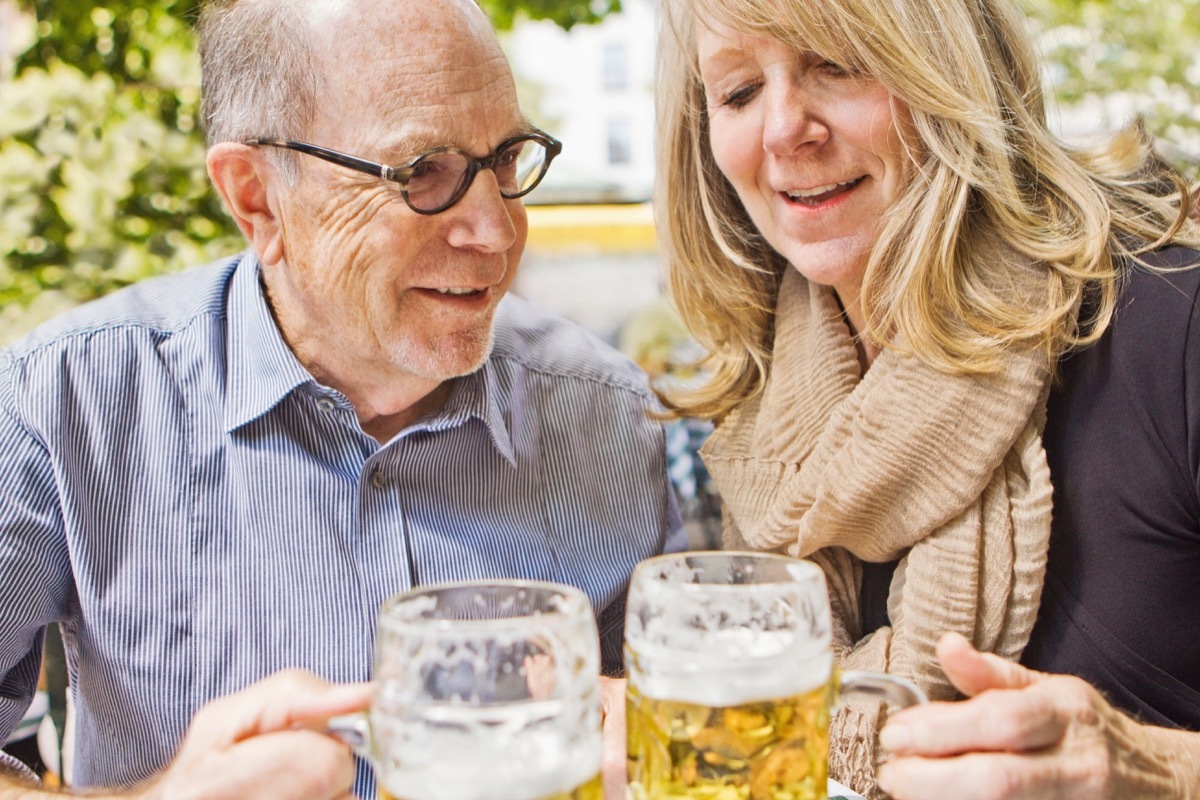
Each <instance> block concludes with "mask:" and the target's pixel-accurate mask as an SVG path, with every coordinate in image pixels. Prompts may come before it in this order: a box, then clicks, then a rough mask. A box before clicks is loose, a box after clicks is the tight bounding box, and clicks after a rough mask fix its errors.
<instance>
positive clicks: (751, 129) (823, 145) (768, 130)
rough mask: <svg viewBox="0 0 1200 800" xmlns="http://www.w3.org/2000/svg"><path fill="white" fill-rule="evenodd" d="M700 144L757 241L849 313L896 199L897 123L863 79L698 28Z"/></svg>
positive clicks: (899, 176)
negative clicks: (703, 110)
mask: <svg viewBox="0 0 1200 800" xmlns="http://www.w3.org/2000/svg"><path fill="white" fill-rule="evenodd" d="M699 30H700V33H699V35H698V37H697V48H698V52H699V60H700V73H701V78H702V80H703V82H704V93H705V97H706V102H707V105H708V117H709V126H710V127H709V141H710V146H711V147H712V152H713V156H714V157H715V159H716V163H717V166H718V167H720V169H721V172H723V173H724V174H725V177H726V178H727V179H728V180H729V182H730V184H732V186H733V188H734V190H735V191H736V192H737V194H738V197H739V198H741V201H742V204H743V205H744V206H745V207H746V211H747V212H748V213H749V215H750V219H751V220H752V221H753V222H754V224H755V226H757V228H758V230H759V231H760V232H761V233H762V235H763V236H764V237H765V238H766V240H767V242H768V243H769V244H770V245H771V246H772V247H773V248H775V250H777V251H778V252H779V253H780V254H781V255H783V256H784V258H786V259H787V260H788V261H789V262H791V264H792V265H793V266H795V267H796V268H797V269H798V270H800V272H801V274H803V275H804V276H805V277H807V278H808V279H809V280H812V281H815V282H817V283H822V284H826V285H828V286H832V287H833V288H834V289H835V290H836V291H837V292H838V295H839V296H840V297H841V300H842V303H843V304H844V305H846V306H847V307H848V310H849V306H850V304H855V305H857V301H858V296H859V291H860V289H861V287H862V280H863V272H864V271H865V269H866V264H867V258H868V256H869V254H870V251H871V248H872V247H873V246H874V244H875V242H876V240H877V239H878V236H879V230H880V225H881V220H882V218H883V215H884V213H885V212H886V211H887V209H888V208H889V207H890V206H891V205H892V203H893V202H894V201H895V200H896V198H897V197H898V196H899V195H900V192H901V191H902V189H903V183H904V175H905V165H906V163H907V162H908V157H907V155H906V154H905V151H904V148H903V146H902V144H901V138H900V133H899V131H898V130H897V128H896V119H895V117H894V116H893V109H894V108H895V109H896V113H897V114H901V115H902V114H905V113H906V112H905V109H904V108H903V106H901V105H900V104H899V103H894V102H893V101H892V99H891V98H890V96H889V95H888V93H887V91H885V90H884V88H883V86H881V85H880V84H879V83H878V82H877V81H875V80H872V79H870V78H866V77H862V76H856V75H851V74H847V73H846V72H845V71H844V70H842V69H840V68H839V67H838V66H837V65H835V64H831V63H830V62H828V61H825V60H824V59H822V58H821V57H820V56H818V55H816V54H815V53H804V52H797V51H796V50H795V49H793V48H792V47H791V46H789V45H787V44H784V43H783V42H780V41H778V40H776V39H772V38H769V37H760V36H749V35H745V34H741V33H737V32H735V31H732V30H730V29H727V28H723V27H719V26H718V27H714V28H712V29H708V28H704V27H703V26H702V27H700V29H699Z"/></svg>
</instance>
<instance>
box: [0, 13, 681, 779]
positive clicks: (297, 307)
mask: <svg viewBox="0 0 1200 800" xmlns="http://www.w3.org/2000/svg"><path fill="white" fill-rule="evenodd" d="M201 36H202V47H201V52H202V72H203V76H204V94H205V105H204V111H205V118H206V123H207V131H208V136H209V145H210V147H209V155H208V168H209V174H210V176H211V178H212V182H213V184H214V185H215V187H216V189H217V191H218V192H219V193H220V195H221V198H222V199H223V201H224V203H225V205H226V207H227V209H228V211H229V213H230V214H231V215H232V216H233V217H234V219H235V220H236V221H237V224H238V225H239V227H240V228H241V230H242V231H243V233H244V234H245V236H246V238H247V239H248V240H249V242H250V244H251V249H250V250H249V251H247V252H246V253H244V254H242V255H240V256H237V257H234V258H232V259H229V260H227V261H224V262H222V263H219V264H215V265H211V266H209V267H205V268H202V269H198V270H195V271H192V272H190V273H185V274H183V275H180V276H175V277H169V278H164V279H159V280H155V281H148V282H146V283H143V284H140V285H138V286H136V287H132V288H131V289H129V290H126V291H124V292H120V293H118V294H116V295H113V296H110V297H108V298H106V299H104V300H101V301H99V302H97V303H94V304H91V305H90V306H87V307H84V308H81V309H79V310H77V311H76V312H74V313H72V314H70V315H68V316H66V317H64V318H62V319H60V320H58V321H55V322H52V323H50V324H49V325H47V326H44V327H43V328H41V329H39V330H37V331H35V332H34V333H32V334H31V335H30V336H28V337H27V338H25V339H24V340H22V341H21V342H19V343H17V344H15V345H13V346H12V347H10V348H8V349H7V350H6V351H4V352H3V353H2V355H0V459H3V462H2V464H3V469H0V735H3V734H4V733H6V732H7V731H8V730H9V729H10V728H11V727H12V725H13V724H15V722H16V721H17V720H19V719H20V717H21V714H22V712H23V711H24V708H25V706H26V705H27V703H28V701H29V698H30V696H31V695H32V693H33V691H34V688H35V681H36V677H37V671H38V670H37V667H38V659H39V649H40V643H41V631H42V630H43V628H44V626H46V625H47V624H49V623H51V622H55V621H57V622H60V623H61V624H62V627H63V630H64V634H65V640H66V643H67V648H68V651H69V658H70V662H71V664H72V676H73V679H74V688H73V692H74V697H75V701H76V703H75V706H76V710H77V732H76V752H75V759H74V778H75V783H76V784H77V785H79V786H107V787H113V786H129V785H133V784H135V783H138V782H142V781H147V780H150V781H154V780H157V781H158V783H153V782H152V783H150V784H149V786H150V787H151V788H149V789H143V790H141V791H144V792H149V794H143V795H138V796H145V797H158V796H163V797H169V796H173V794H172V792H171V791H169V790H168V789H164V788H163V787H164V786H167V787H168V788H169V787H172V786H173V787H175V788H176V789H178V788H179V787H187V789H188V791H189V792H191V793H190V794H188V796H189V797H191V796H220V797H226V796H229V797H253V796H255V792H256V791H258V787H257V785H256V784H253V782H252V781H251V780H250V779H249V778H246V776H245V775H244V774H243V773H244V772H245V771H246V767H247V766H248V765H252V766H255V767H257V768H260V769H261V771H263V772H267V773H268V774H269V773H270V771H271V769H272V768H273V767H275V766H278V764H279V763H281V759H283V761H282V763H287V765H288V771H289V772H290V773H291V775H290V779H289V781H288V782H279V783H275V784H271V783H268V784H267V786H266V789H265V792H266V793H265V794H264V796H271V797H275V798H286V797H291V796H296V797H308V798H325V797H340V796H342V794H343V793H344V792H345V790H346V787H347V786H348V785H349V772H348V770H347V766H346V765H347V764H348V763H349V761H348V755H347V754H346V753H345V751H344V750H342V749H340V748H338V749H337V750H336V752H335V753H333V754H331V753H330V752H328V751H327V750H326V749H324V748H335V747H338V746H336V745H334V744H332V743H330V741H329V740H328V739H326V738H325V737H323V736H320V735H318V734H311V733H306V732H305V731H304V730H296V728H297V727H300V728H303V727H305V726H308V727H313V726H319V725H320V721H321V719H323V718H324V716H328V715H329V714H334V713H340V712H341V711H344V710H346V709H348V708H354V707H358V706H361V704H362V702H363V695H362V689H361V687H355V686H349V687H343V686H335V687H329V686H327V685H325V684H324V683H323V682H322V681H321V680H318V679H316V678H314V677H312V676H311V675H309V674H307V673H305V674H295V673H289V674H284V675H282V676H278V677H276V678H273V679H271V680H270V681H267V683H266V684H260V685H259V686H256V687H254V688H253V689H252V690H251V691H250V692H249V693H247V694H242V695H235V696H234V697H232V698H227V699H226V700H223V701H221V703H220V704H219V705H218V706H217V707H216V708H215V710H214V707H212V706H210V707H208V708H207V709H205V710H204V711H203V712H202V713H201V715H200V716H199V717H198V718H197V721H196V723H195V724H193V726H192V730H191V733H189V734H188V737H187V740H186V742H185V743H184V746H183V748H182V751H181V754H180V755H179V756H178V757H177V758H175V760H174V762H173V763H172V758H173V757H174V756H175V754H176V752H177V748H178V746H179V744H180V742H181V741H182V740H183V739H184V735H185V731H187V729H188V723H189V720H191V719H192V717H193V715H194V714H196V712H197V710H198V709H200V708H201V707H202V706H204V705H205V704H206V703H208V702H209V701H210V700H212V699H213V698H216V697H220V696H224V695H228V694H229V693H231V692H235V691H237V690H239V689H241V688H242V687H245V686H246V685H247V684H250V683H251V682H253V681H256V680H258V679H260V678H262V677H263V676H266V675H268V674H271V673H274V672H276V671H279V670H283V669H286V668H292V667H299V668H303V669H304V670H307V671H309V672H311V673H315V674H316V675H319V676H321V679H323V680H327V681H331V682H334V683H337V684H341V683H350V682H357V681H362V680H364V679H366V678H367V677H368V670H369V663H370V653H371V645H372V635H373V627H374V619H375V612H376V609H377V607H378V606H379V604H380V603H381V602H382V601H383V600H384V599H385V598H386V597H387V596H388V595H391V594H393V593H395V592H397V591H400V590H403V589H406V588H408V587H411V586H414V585H417V584H425V583H431V582H436V581H444V580H451V579H463V578H478V577H485V576H487V577H504V576H512V577H524V578H531V579H546V580H555V581H562V582H567V583H572V584H575V585H577V586H579V587H581V588H582V589H583V590H584V591H585V592H586V593H587V594H588V596H589V597H590V599H591V601H592V604H593V607H594V608H595V610H596V613H597V619H598V622H599V627H600V631H601V637H602V652H603V654H604V661H605V664H606V666H607V667H609V668H615V667H617V666H618V665H619V660H620V642H621V634H622V623H623V597H624V591H625V587H626V580H627V576H628V573H629V571H630V570H631V568H632V566H633V565H634V564H635V563H636V562H637V561H639V560H641V559H643V558H645V557H647V556H650V555H653V554H656V553H658V552H661V551H663V550H665V549H677V548H679V547H681V546H682V545H683V541H682V533H681V528H680V525H679V521H678V514H677V513H676V511H675V507H674V501H673V499H672V496H671V491H670V488H669V484H668V481H667V479H666V465H665V456H664V446H663V437H662V432H661V428H660V427H659V426H658V425H657V424H656V423H654V422H653V421H651V420H649V419H647V417H646V413H645V412H646V410H647V409H648V408H649V407H650V405H651V402H652V401H651V399H650V396H649V394H648V392H647V391H646V390H645V388H644V387H643V378H642V377H641V375H640V374H639V373H638V372H637V371H636V369H635V368H634V367H633V366H632V365H631V364H630V363H629V362H627V361H626V360H624V359H622V358H621V357H620V356H618V355H617V354H616V353H614V352H613V351H611V350H609V349H608V348H606V347H605V346H604V345H602V344H601V343H599V342H598V341H596V340H594V339H592V338H590V337H589V336H587V335H586V334H584V333H582V332H580V331H579V330H578V329H576V328H574V327H573V326H571V325H569V324H567V323H565V322H563V321H561V320H559V319H557V318H555V317H553V316H550V315H548V314H546V313H544V312H541V311H539V310H537V309H535V308H533V307H531V306H530V305H529V304H527V303H525V302H523V301H521V300H520V299H518V298H515V297H508V298H505V293H506V291H507V290H508V288H509V286H510V285H511V283H512V281H513V277H514V275H515V274H516V270H517V263H518V261H519V259H520V256H521V252H522V247H523V245H524V242H525V235H526V217H525V211H524V208H523V205H522V201H521V199H520V198H521V197H522V196H523V195H524V194H526V193H527V192H528V191H530V190H531V189H532V188H533V187H534V186H536V184H537V182H538V181H539V180H540V179H541V177H542V175H543V174H544V172H545V170H546V168H547V166H548V165H549V163H550V161H551V159H552V158H553V157H554V156H555V155H556V154H557V153H558V151H559V147H560V145H559V144H558V142H556V141H555V140H554V139H552V138H551V137H549V136H547V135H546V134H544V133H541V132H539V131H537V130H536V129H534V128H533V127H532V126H531V125H530V123H529V122H528V121H527V120H526V118H525V117H524V116H523V115H522V113H521V111H520V109H519V107H518V104H517V96H516V90H515V86H514V82H513V78H512V75H511V72H510V70H509V68H508V65H507V63H506V61H505V59H504V56H503V54H502V53H501V50H500V48H499V46H498V44H497V41H496V39H495V36H494V34H493V33H492V31H491V29H490V27H489V25H488V23H487V21H486V19H485V18H484V16H483V14H482V13H481V12H480V10H479V9H478V8H477V7H476V6H475V5H474V4H473V3H471V2H470V0H436V2H431V0H321V1H320V2H306V3H296V2H292V1H291V0H237V1H236V2H231V1H228V0H227V1H226V2H221V3H216V4H214V5H213V6H211V7H209V8H207V9H206V12H205V16H204V19H203V21H202V34H201ZM385 165H386V166H385ZM273 731H279V732H278V733H272V732H273ZM239 748H240V749H239ZM255 748H257V749H255ZM168 765H170V766H169V767H168ZM164 768H166V769H165V772H164ZM156 775H157V776H159V777H157V778H155V777H154V776H156ZM239 778H242V779H244V781H243V783H242V784H234V783H229V782H234V781H236V780H238V779H239ZM0 780H3V779H0ZM189 781H190V782H189ZM306 781H307V783H306ZM322 782H323V783H322ZM0 786H3V784H2V783H0ZM12 786H13V788H9V789H7V790H6V789H3V788H0V798H15V797H36V796H39V795H38V794H36V793H33V794H30V793H29V791H28V790H20V789H17V788H15V787H16V784H15V783H13V784H12ZM230 787H232V788H230ZM201 788H204V791H203V792H201V791H200V789H201ZM5 791H7V792H8V794H6V793H5ZM355 791H356V793H357V794H358V795H359V796H361V797H366V796H369V795H370V793H371V785H370V776H369V775H368V774H365V772H364V773H363V774H360V775H359V776H358V778H357V782H356V784H355ZM155 792H157V794H155ZM221 792H224V793H221Z"/></svg>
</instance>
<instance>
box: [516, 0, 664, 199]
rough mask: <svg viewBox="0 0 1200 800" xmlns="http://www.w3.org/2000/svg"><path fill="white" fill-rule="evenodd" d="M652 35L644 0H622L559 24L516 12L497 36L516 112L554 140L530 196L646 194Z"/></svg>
mask: <svg viewBox="0 0 1200 800" xmlns="http://www.w3.org/2000/svg"><path fill="white" fill-rule="evenodd" d="M654 45H655V23H654V8H653V5H652V3H651V0H622V10H621V12H620V13H617V14H611V15H609V16H608V17H607V18H605V19H604V21H603V22H601V23H599V24H597V25H576V26H575V27H574V28H573V29H572V30H571V31H569V32H566V31H563V30H562V29H560V28H559V27H558V26H556V25H554V24H553V23H551V22H530V21H528V20H525V21H521V22H518V23H517V26H516V28H515V29H514V30H513V31H512V32H511V33H509V34H507V35H506V36H505V37H504V46H505V50H506V51H507V53H508V56H509V59H510V60H511V61H512V65H513V71H514V72H515V73H516V76H517V84H518V91H519V93H520V94H521V102H522V106H523V107H524V109H525V112H526V113H527V114H529V115H530V116H531V117H533V120H534V122H535V123H537V124H539V125H542V126H544V127H545V128H546V130H547V131H548V132H550V133H552V134H553V135H555V136H556V137H558V138H559V139H562V141H563V152H562V155H561V156H559V158H558V160H557V161H555V162H554V168H553V169H552V170H551V171H550V174H549V175H547V176H546V180H545V183H544V184H543V185H542V186H540V187H538V190H537V192H536V193H535V194H534V195H532V196H531V197H530V200H531V201H532V202H534V203H567V202H631V201H644V200H648V199H649V197H650V191H651V188H652V185H653V179H654Z"/></svg>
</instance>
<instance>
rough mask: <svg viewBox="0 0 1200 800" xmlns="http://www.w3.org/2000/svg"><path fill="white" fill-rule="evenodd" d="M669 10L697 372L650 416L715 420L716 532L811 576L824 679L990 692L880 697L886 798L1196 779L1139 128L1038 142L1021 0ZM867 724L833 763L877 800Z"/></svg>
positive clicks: (663, 210) (663, 171)
mask: <svg viewBox="0 0 1200 800" xmlns="http://www.w3.org/2000/svg"><path fill="white" fill-rule="evenodd" d="M661 13H662V15H663V21H662V41H661V47H660V59H661V75H660V79H659V82H658V86H657V90H658V93H659V98H660V99H659V125H660V134H659V135H660V139H659V152H660V159H661V163H660V175H661V176H662V179H661V180H660V184H659V193H658V198H657V202H656V208H657V210H658V213H659V215H660V216H659V227H660V231H661V232H662V236H663V238H664V239H665V242H666V249H667V256H668V260H669V265H670V275H671V287H672V291H673V294H674V299H675V301H676V303H677V305H678V308H679V310H680V312H681V314H682V316H683V319H684V321H685V322H686V323H687V325H688V327H689V328H690V329H691V331H692V332H693V334H694V335H695V336H696V337H697V338H698V339H699V341H700V342H701V344H703V345H704V346H705V348H706V349H707V351H708V353H709V357H708V361H707V367H708V369H709V370H710V374H711V380H709V382H708V383H707V384H706V385H704V386H702V387H700V388H698V389H694V390H692V391H690V392H688V393H686V394H683V393H676V394H672V395H671V396H669V397H667V398H666V400H667V401H668V402H669V403H670V404H671V405H672V407H673V408H674V409H675V410H676V411H677V413H679V414H680V415H684V416H698V417H703V418H709V419H712V420H714V421H715V422H716V423H717V428H716V432H715V433H714V435H713V437H712V438H711V439H710V440H709V442H708V444H707V445H706V447H705V451H704V457H705V461H706V463H707V465H708V467H709V469H710V471H711V472H712V474H713V476H714V478H715V479H716V481H717V484H718V487H719V489H720V491H721V494H722V497H723V499H724V501H725V503H726V508H725V515H726V518H725V523H726V526H725V527H726V530H725V539H726V544H727V545H729V546H736V547H752V548H759V549H771V550H782V551H786V552H790V553H792V554H795V555H799V556H805V557H809V558H812V559H814V560H816V561H818V562H819V563H820V564H821V565H822V566H823V567H824V568H825V570H826V574H827V576H828V578H829V585H830V592H831V599H832V602H833V605H834V609H835V616H836V617H837V621H836V623H837V624H836V626H835V627H836V628H837V629H838V630H837V636H838V639H839V650H840V655H841V659H842V663H843V665H844V666H846V667H850V668H869V669H886V670H889V671H892V672H895V673H899V674H903V675H906V676H908V677H910V678H912V679H913V680H915V681H916V682H917V683H919V684H920V685H921V686H922V687H923V688H925V689H926V690H927V691H928V692H929V693H930V695H931V696H933V697H934V698H935V699H938V700H946V701H949V700H953V699H954V698H956V697H957V696H959V695H960V694H966V695H975V694H979V693H980V692H982V691H983V690H984V689H988V688H1002V689H1005V691H1004V692H989V693H987V695H986V696H985V697H980V698H978V699H976V700H973V701H969V702H967V703H956V704H953V705H950V706H942V705H939V704H935V705H934V706H932V707H930V708H928V709H919V710H915V711H909V712H905V713H904V714H902V715H897V717H896V718H895V719H894V721H893V722H892V724H891V726H890V727H889V728H888V729H887V730H886V731H885V733H884V739H883V742H884V744H886V745H888V746H889V748H890V749H891V750H892V752H893V756H894V757H893V758H892V760H891V761H890V763H888V764H887V766H886V768H885V769H884V770H882V771H881V773H880V781H881V783H883V784H885V785H886V787H887V789H888V790H890V791H891V792H892V794H893V795H894V796H895V797H897V798H908V797H925V796H927V797H934V796H937V797H956V798H968V797H1010V796H1011V797H1016V796H1021V797H1034V796H1036V797H1122V798H1129V797H1141V796H1145V797H1150V796H1153V797H1183V796H1192V795H1189V794H1187V793H1188V792H1195V791H1197V789H1196V787H1198V786H1200V766H1198V765H1197V756H1196V753H1200V745H1198V744H1197V741H1198V740H1200V736H1197V735H1195V734H1184V733H1176V732H1174V731H1171V730H1169V729H1170V728H1185V729H1190V730H1200V702H1198V698H1200V595H1198V594H1197V592H1196V591H1195V590H1194V587H1195V585H1196V576H1197V574H1200V523H1198V520H1200V491H1198V486H1200V332H1193V327H1196V326H1197V325H1200V319H1198V318H1197V312H1196V310H1195V309H1196V306H1195V299H1196V297H1197V294H1198V292H1200V270H1190V269H1188V267H1190V266H1191V265H1194V264H1195V263H1197V260H1198V258H1200V254H1197V252H1195V251H1194V250H1192V249H1189V248H1194V247H1196V246H1197V245H1200V238H1198V237H1200V232H1198V231H1197V228H1196V226H1195V224H1194V223H1193V222H1191V221H1189V218H1188V212H1189V207H1190V203H1189V199H1190V196H1189V190H1188V187H1187V185H1186V183H1185V182H1184V181H1183V180H1182V179H1181V178H1180V177H1179V176H1178V175H1176V174H1175V173H1173V172H1171V171H1170V170H1169V169H1167V168H1165V167H1164V166H1163V165H1162V164H1161V162H1160V161H1159V160H1158V159H1157V158H1156V157H1155V156H1154V153H1153V151H1152V148H1151V142H1150V141H1149V139H1148V137H1147V136H1146V135H1145V134H1144V133H1143V132H1142V131H1141V129H1140V128H1139V127H1137V126H1134V127H1132V128H1130V129H1129V130H1127V131H1125V132H1123V133H1122V134H1120V135H1118V136H1116V137H1115V138H1114V139H1113V140H1112V141H1111V142H1109V143H1107V144H1106V145H1104V146H1102V147H1099V148H1096V149H1094V150H1090V151H1082V150H1076V149H1071V148H1069V147H1067V146H1065V145H1064V144H1063V143H1062V142H1060V141H1059V140H1057V139H1056V138H1055V137H1054V136H1053V135H1052V134H1051V133H1050V132H1049V131H1048V130H1047V127H1046V123H1045V112H1044V101H1043V96H1042V90H1041V85H1040V81H1041V73H1040V69H1039V66H1038V63H1037V62H1036V60H1035V58H1034V56H1033V54H1032V52H1031V49H1030V46H1029V43H1028V42H1027V41H1026V38H1025V33H1024V20H1023V19H1022V17H1021V16H1020V15H1019V14H1018V13H1017V12H1016V11H1015V10H1014V8H1012V7H1011V6H1010V5H1009V2H1008V0H663V2H662V4H661ZM1043 585H1045V586H1046V589H1045V592H1044V593H1043ZM1039 609H1040V611H1039ZM947 632H951V633H953V634H958V635H961V636H962V637H965V640H966V641H965V642H964V641H963V640H962V639H960V638H956V637H954V636H951V637H949V638H946V639H942V637H943V635H944V634H946V633H947ZM939 639H942V642H941V644H940V645H939ZM939 648H940V649H939ZM977 651H981V652H983V653H987V654H988V655H981V653H980V652H977ZM990 654H995V655H990ZM938 656H941V657H942V658H941V663H939V659H938ZM1022 659H1023V660H1024V662H1025V663H1026V664H1027V665H1028V666H1029V667H1030V668H1033V669H1037V670H1039V672H1033V671H1032V670H1027V669H1026V668H1023V667H1020V666H1017V665H1016V664H1014V663H1012V662H1015V661H1018V660H1022ZM1043 671H1044V672H1050V671H1053V672H1056V673H1070V674H1072V675H1075V676H1080V677H1082V678H1086V679H1087V681H1090V682H1091V684H1094V685H1095V686H1097V687H1098V688H1099V691H1097V689H1094V688H1091V686H1090V685H1089V684H1088V683H1085V682H1084V681H1083V680H1081V679H1080V677H1073V678H1065V677H1048V676H1046V675H1044V674H1043ZM1101 692H1103V693H1104V695H1106V696H1107V698H1108V699H1107V700H1106V699H1103V696H1102V694H1101ZM1135 718H1136V719H1140V720H1143V721H1144V722H1143V723H1139V722H1135V721H1134V719H1135ZM1144 723H1153V725H1154V726H1157V727H1152V726H1151V725H1150V724H1144ZM880 724H882V720H881V719H880V717H879V712H878V711H877V710H873V709H857V710H850V711H845V712H843V713H841V714H840V715H839V717H838V718H837V719H836V720H835V723H834V738H835V744H834V750H835V752H834V753H833V756H832V761H831V768H832V774H833V776H834V777H836V778H838V779H839V780H841V781H843V782H845V783H848V784H850V785H851V786H854V787H856V788H860V790H863V789H865V790H866V791H867V792H868V793H876V792H877V791H878V789H877V788H876V787H875V785H874V783H873V775H872V773H873V764H874V761H875V759H876V757H877V754H876V752H875V750H876V746H877V741H876V736H877V732H878V729H879V726H880ZM1164 751H1165V752H1168V753H1170V754H1171V755H1168V756H1160V755H1158V753H1161V752H1164ZM1188 752H1190V753H1192V755H1191V756H1186V757H1184V755H1183V754H1185V753H1188ZM1022 754H1028V755H1029V757H1027V758H1022V757H1019V756H1020V755H1022Z"/></svg>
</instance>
